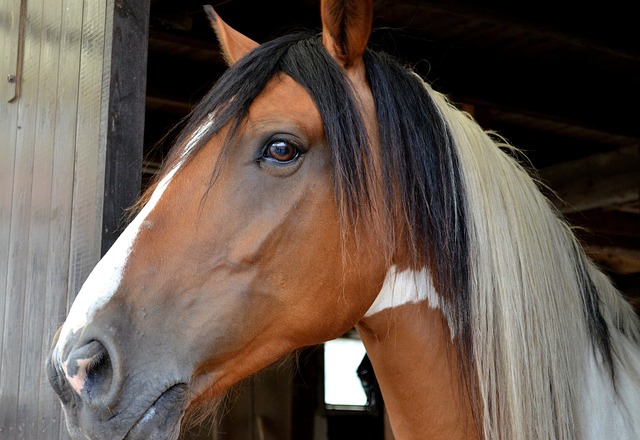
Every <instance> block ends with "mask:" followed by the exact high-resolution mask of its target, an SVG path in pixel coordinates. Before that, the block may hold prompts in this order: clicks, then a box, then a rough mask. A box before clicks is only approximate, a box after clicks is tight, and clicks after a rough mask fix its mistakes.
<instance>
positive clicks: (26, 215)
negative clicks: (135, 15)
mask: <svg viewBox="0 0 640 440" xmlns="http://www.w3.org/2000/svg"><path fill="white" fill-rule="evenodd" d="M23 1H24V0H23ZM20 4H21V1H20V0H8V1H3V2H2V3H0V63H1V64H0V82H2V87H1V88H0V99H1V101H0V133H3V135H2V136H0V179H1V180H0V341H1V342H0V343H1V344H2V345H1V352H0V439H2V440H13V439H27V440H38V439H47V440H57V439H61V438H68V435H67V434H66V430H65V429H64V427H63V423H61V412H60V407H59V404H58V403H57V399H56V398H55V396H54V394H53V391H52V390H51V389H50V387H49V386H48V383H47V380H46V374H45V372H44V368H43V366H44V362H45V358H46V354H47V352H48V351H49V346H50V342H51V339H52V338H53V335H54V333H55V331H56V329H57V327H58V326H59V325H60V324H61V323H62V321H63V320H64V316H65V315H66V312H67V309H68V307H69V305H70V302H71V301H72V298H73V297H74V296H75V294H76V293H77V290H78V288H79V287H80V284H81V283H82V281H83V280H84V279H85V278H86V276H87V275H88V273H89V272H90V270H91V268H92V267H93V266H94V265H95V263H96V262H97V260H98V258H99V256H100V244H101V240H100V228H101V224H102V204H103V191H104V157H105V145H106V141H105V138H106V134H105V132H106V130H105V129H106V108H107V105H108V84H109V82H108V75H109V71H110V54H111V46H110V44H111V43H110V41H111V29H112V17H113V1H112V0H107V1H93V0H29V1H28V2H26V3H25V5H26V15H25V17H26V19H25V21H24V33H23V37H24V39H23V43H24V45H23V47H24V52H23V55H24V58H23V63H22V71H21V73H22V81H21V84H20V85H21V95H20V97H19V98H18V99H17V100H16V101H14V102H11V103H10V102H8V98H7V96H9V95H11V92H12V90H11V88H10V87H8V86H7V83H4V81H5V80H6V77H7V75H8V74H10V73H12V71H13V70H15V62H16V50H17V48H18V47H19V44H18V43H19V38H18V34H19V33H18V23H19V19H18V18H19V17H18V16H19V11H20Z"/></svg>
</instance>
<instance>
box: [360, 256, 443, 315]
mask: <svg viewBox="0 0 640 440" xmlns="http://www.w3.org/2000/svg"><path fill="white" fill-rule="evenodd" d="M425 300H426V301H428V303H429V306H430V307H432V308H439V307H440V299H439V298H438V294H437V293H436V289H435V287H433V280H432V279H431V274H430V273H429V271H428V270H427V269H422V270H421V271H420V272H416V271H413V270H408V269H407V270H403V271H402V272H398V271H397V269H396V267H395V266H392V267H391V268H390V269H389V272H387V276H386V277H385V279H384V282H383V283H382V289H380V293H378V296H377V297H376V299H375V301H374V302H373V304H371V307H370V308H369V310H368V311H367V313H365V315H364V316H365V317H367V316H371V315H375V314H376V313H379V312H381V311H383V310H386V309H390V308H394V307H399V306H401V305H404V304H411V303H418V302H420V301H425Z"/></svg>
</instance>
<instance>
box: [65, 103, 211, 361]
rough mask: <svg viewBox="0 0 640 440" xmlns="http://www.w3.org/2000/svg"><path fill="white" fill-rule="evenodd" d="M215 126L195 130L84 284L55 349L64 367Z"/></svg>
mask: <svg viewBox="0 0 640 440" xmlns="http://www.w3.org/2000/svg"><path fill="white" fill-rule="evenodd" d="M212 124H213V114H209V115H208V116H207V118H206V121H205V122H204V123H203V124H202V125H200V126H199V127H198V128H197V129H196V130H195V132H194V133H193V135H192V136H191V138H190V139H189V141H188V143H187V145H186V146H185V148H184V150H183V152H182V154H181V156H180V160H179V161H178V163H177V164H176V165H175V166H174V167H173V169H171V170H170V171H169V172H168V173H167V174H166V176H164V178H163V179H162V180H161V181H160V183H159V184H158V186H157V187H156V189H155V190H154V191H153V194H152V195H151V198H150V199H149V201H148V202H147V203H146V204H145V206H144V208H143V209H142V210H141V211H140V213H139V214H138V215H137V216H136V217H135V218H134V219H133V221H132V222H131V223H130V224H129V225H128V226H127V228H126V229H125V230H124V231H123V232H122V234H121V235H120V237H118V239H117V240H116V242H115V243H114V244H113V246H111V248H110V249H109V251H108V252H107V253H106V254H105V255H104V257H102V259H101V260H100V261H99V262H98V264H97V265H96V266H95V267H94V268H93V270H92V271H91V273H90V274H89V277H88V278H87V280H86V281H85V282H84V284H83V285H82V288H81V289H80V292H79V293H78V295H77V296H76V299H75V300H74V302H73V305H72V306H71V310H70V311H69V315H68V316H67V319H66V321H65V322H64V325H63V326H62V330H61V331H60V335H59V338H58V342H57V344H56V347H55V349H54V353H55V356H56V359H57V361H58V363H59V364H60V365H62V364H63V359H62V356H63V352H64V347H65V346H66V345H67V343H68V338H69V335H70V334H71V333H75V332H77V331H78V330H80V329H81V328H83V327H84V326H85V325H87V323H88V322H89V321H90V320H91V318H92V317H93V316H94V315H95V313H96V312H97V311H98V310H99V309H100V308H101V307H103V306H104V305H105V304H106V303H107V301H109V299H110V298H111V297H112V296H113V295H114V294H115V293H116V291H117V290H118V288H119V286H120V282H121V281H122V275H123V273H124V269H125V267H126V264H127V260H128V258H129V255H130V254H131V249H132V247H133V243H134V241H135V239H136V237H137V236H138V232H139V231H140V228H141V226H142V224H143V223H144V221H145V219H146V218H147V216H148V215H149V213H150V212H151V211H152V210H153V209H154V208H155V206H156V205H157V204H158V202H159V201H160V197H161V196H162V194H163V193H164V191H165V190H166V189H167V186H169V183H170V182H171V179H172V178H173V176H174V175H175V173H176V172H177V171H178V169H180V167H181V166H182V164H183V163H184V159H185V157H186V155H187V154H188V153H189V152H190V151H191V149H193V147H194V146H195V145H196V144H197V143H198V141H199V140H200V138H201V137H202V136H203V134H204V133H205V132H206V130H207V129H208V128H209V127H210V126H211V125H212Z"/></svg>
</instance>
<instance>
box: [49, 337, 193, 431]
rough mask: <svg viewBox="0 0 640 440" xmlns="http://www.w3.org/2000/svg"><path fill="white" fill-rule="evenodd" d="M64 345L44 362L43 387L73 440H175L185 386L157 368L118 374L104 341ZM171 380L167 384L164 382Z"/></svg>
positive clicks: (116, 357) (118, 359)
mask: <svg viewBox="0 0 640 440" xmlns="http://www.w3.org/2000/svg"><path fill="white" fill-rule="evenodd" d="M66 347H69V344H67V345H65V349H63V350H62V351H61V352H60V353H58V352H56V351H55V350H54V352H53V353H52V355H51V357H50V358H49V360H48V362H47V375H48V377H49V382H50V384H51V386H52V388H53V389H54V391H55V392H56V394H57V395H58V397H59V399H60V401H61V403H62V405H63V409H64V412H65V416H66V423H67V428H68V430H69V433H70V434H71V436H72V438H74V439H76V440H114V439H119V440H143V439H144V440H175V439H177V438H178V436H179V433H180V421H181V419H182V415H183V413H184V408H185V406H186V403H187V401H186V400H187V399H186V396H187V392H188V388H187V385H186V383H184V382H180V381H177V380H175V375H174V374H171V373H170V372H168V371H164V372H163V371H162V369H158V368H151V367H149V368H144V367H142V368H137V369H135V371H136V372H137V374H130V373H127V374H123V371H124V368H123V356H121V355H120V354H119V352H118V351H117V350H116V347H115V344H112V343H109V341H108V340H105V339H101V340H97V339H90V340H87V341H86V342H82V343H79V344H72V345H71V348H66ZM167 378H173V379H167Z"/></svg>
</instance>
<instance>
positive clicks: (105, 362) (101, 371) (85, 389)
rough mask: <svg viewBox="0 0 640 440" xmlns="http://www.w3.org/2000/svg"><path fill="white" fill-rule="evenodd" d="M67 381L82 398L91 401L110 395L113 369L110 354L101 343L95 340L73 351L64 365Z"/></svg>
mask: <svg viewBox="0 0 640 440" xmlns="http://www.w3.org/2000/svg"><path fill="white" fill-rule="evenodd" d="M62 369H63V370H64V373H65V376H66V380H67V381H68V383H69V385H71V388H73V389H74V390H75V391H76V393H77V394H78V395H80V396H83V395H84V396H86V397H87V398H88V399H89V400H94V399H97V398H101V397H104V396H105V395H107V394H108V393H109V390H110V388H111V382H112V380H113V367H112V363H111V359H110V357H109V353H108V352H107V349H106V348H105V347H104V345H102V343H101V342H99V341H96V340H93V341H91V342H89V343H88V344H86V345H83V346H82V347H80V348H77V349H75V350H73V351H72V352H71V353H70V354H69V357H68V358H67V361H66V362H64V363H63V364H62Z"/></svg>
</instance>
